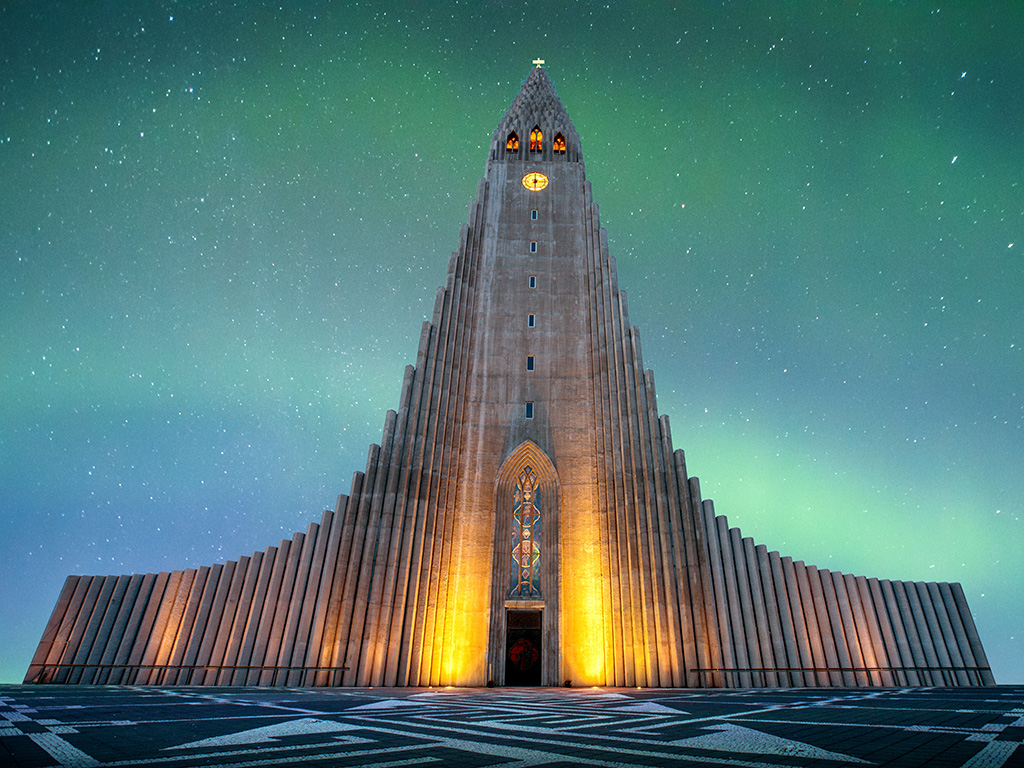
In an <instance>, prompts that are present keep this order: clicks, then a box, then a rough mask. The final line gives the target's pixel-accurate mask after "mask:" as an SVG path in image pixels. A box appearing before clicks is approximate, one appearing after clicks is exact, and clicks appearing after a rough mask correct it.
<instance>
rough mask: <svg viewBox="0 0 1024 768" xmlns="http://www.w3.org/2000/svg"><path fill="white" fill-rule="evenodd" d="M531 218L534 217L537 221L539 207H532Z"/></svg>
mask: <svg viewBox="0 0 1024 768" xmlns="http://www.w3.org/2000/svg"><path fill="white" fill-rule="evenodd" d="M530 218H531V219H532V220H533V221H536V220H537V209H536V208H532V209H531V210H530Z"/></svg>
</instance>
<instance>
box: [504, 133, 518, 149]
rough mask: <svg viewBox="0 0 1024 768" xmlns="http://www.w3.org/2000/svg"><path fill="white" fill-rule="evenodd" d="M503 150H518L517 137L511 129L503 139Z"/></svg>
mask: <svg viewBox="0 0 1024 768" xmlns="http://www.w3.org/2000/svg"><path fill="white" fill-rule="evenodd" d="M505 151H506V152H518V151H519V137H518V136H516V132H515V131H512V133H510V134H509V135H508V139H506V140H505Z"/></svg>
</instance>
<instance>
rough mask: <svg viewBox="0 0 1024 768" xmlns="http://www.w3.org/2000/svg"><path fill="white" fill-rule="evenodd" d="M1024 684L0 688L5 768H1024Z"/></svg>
mask: <svg viewBox="0 0 1024 768" xmlns="http://www.w3.org/2000/svg"><path fill="white" fill-rule="evenodd" d="M1022 743H1024V686H998V687H995V688H938V689H936V688H933V689H900V688H894V689H884V690H877V689H876V690H865V689H845V690H836V689H789V690H743V691H696V690H664V689H661V690H655V689H647V690H633V689H621V688H619V689H554V688H496V689H479V688H471V689H466V688H461V689H422V688H420V689H416V688H409V689H372V688H370V689H365V688H357V689H352V688H349V689H337V688H335V689H322V688H321V689H293V688H261V689H252V688H249V689H242V688H140V687H126V686H109V687H94V686H87V687H86V686H83V687H72V686H16V685H8V686H0V764H2V765H4V766H7V765H11V766H68V767H69V768H71V767H73V768H86V767H87V766H135V765H139V766H167V768H174V767H175V766H189V765H204V766H284V765H315V766H378V767H379V768H384V767H385V766H416V765H432V766H466V767H467V768H469V767H475V766H535V765H545V766H569V765H588V766H590V765H593V766H640V765H642V766H676V765H679V766H690V765H722V766H750V767H751V768H754V767H760V766H794V767H795V766H819V765H820V766H836V767H838V766H869V765H874V766H907V767H908V768H909V767H910V766H929V767H932V766H935V767H942V766H949V767H952V766H972V767H974V768H999V766H1007V767H1009V766H1024V747H1022V746H1021V745H1022Z"/></svg>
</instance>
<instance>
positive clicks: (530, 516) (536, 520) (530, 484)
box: [508, 467, 541, 598]
mask: <svg viewBox="0 0 1024 768" xmlns="http://www.w3.org/2000/svg"><path fill="white" fill-rule="evenodd" d="M537 486H538V482H537V473H536V472H534V471H533V470H532V469H531V468H530V467H524V468H523V471H522V472H521V473H520V474H519V479H518V480H517V481H516V487H515V489H514V490H513V491H512V536H511V539H512V541H511V543H512V568H511V581H510V584H509V593H508V596H509V597H517V598H539V597H540V596H541V594H540V545H539V544H538V543H537V542H538V540H539V539H540V530H541V529H540V489H539V488H538V487H537Z"/></svg>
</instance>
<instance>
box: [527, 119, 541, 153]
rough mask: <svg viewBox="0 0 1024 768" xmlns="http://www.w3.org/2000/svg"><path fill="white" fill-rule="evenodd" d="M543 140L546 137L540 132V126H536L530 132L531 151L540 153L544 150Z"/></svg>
mask: <svg viewBox="0 0 1024 768" xmlns="http://www.w3.org/2000/svg"><path fill="white" fill-rule="evenodd" d="M543 139H544V136H543V134H541V132H540V126H539V125H535V126H534V127H533V130H532V131H530V151H531V152H540V151H541V149H542V148H543Z"/></svg>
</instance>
